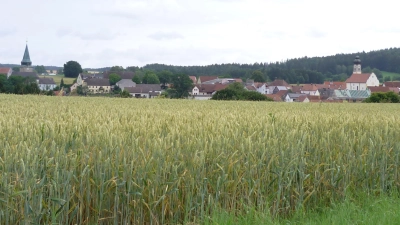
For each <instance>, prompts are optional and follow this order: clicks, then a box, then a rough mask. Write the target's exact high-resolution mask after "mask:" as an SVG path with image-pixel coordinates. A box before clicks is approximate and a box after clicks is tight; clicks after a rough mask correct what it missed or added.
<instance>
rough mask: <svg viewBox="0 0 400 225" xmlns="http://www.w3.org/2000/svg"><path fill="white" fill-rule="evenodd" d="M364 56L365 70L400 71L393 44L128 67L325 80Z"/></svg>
mask: <svg viewBox="0 0 400 225" xmlns="http://www.w3.org/2000/svg"><path fill="white" fill-rule="evenodd" d="M357 55H358V56H360V58H361V60H362V67H363V72H365V73H370V72H374V73H375V74H376V75H377V76H378V77H379V78H380V79H381V81H383V77H382V73H381V71H386V72H394V73H400V48H390V49H383V50H377V51H371V52H359V53H353V54H336V55H333V56H325V57H312V58H309V57H303V58H295V59H289V60H286V61H283V62H271V63H254V64H239V63H227V64H213V65H208V66H173V65H164V64H149V65H146V66H144V67H142V68H138V67H129V69H130V70H134V71H138V70H139V71H140V70H152V71H155V72H160V71H164V70H167V71H170V72H172V73H184V74H188V75H194V76H201V75H210V76H212V75H214V76H220V77H233V78H243V79H247V78H251V77H252V75H253V74H254V71H261V72H262V73H263V75H264V77H265V79H266V80H274V79H275V78H279V79H285V80H286V81H288V82H289V83H322V82H323V81H326V80H332V81H344V80H346V79H347V78H348V77H349V76H350V75H351V74H352V72H353V60H354V58H355V57H356V56H357Z"/></svg>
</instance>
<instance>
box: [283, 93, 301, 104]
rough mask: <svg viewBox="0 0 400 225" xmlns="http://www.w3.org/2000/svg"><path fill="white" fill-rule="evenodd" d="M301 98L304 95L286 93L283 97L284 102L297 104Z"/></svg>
mask: <svg viewBox="0 0 400 225" xmlns="http://www.w3.org/2000/svg"><path fill="white" fill-rule="evenodd" d="M301 96H306V95H305V94H296V93H287V94H286V96H285V99H284V101H285V102H297V101H298V99H299V98H300V97H301Z"/></svg>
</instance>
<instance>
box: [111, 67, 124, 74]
mask: <svg viewBox="0 0 400 225" xmlns="http://www.w3.org/2000/svg"><path fill="white" fill-rule="evenodd" d="M122 71H124V67H122V66H113V67H111V68H110V72H117V73H118V72H122Z"/></svg>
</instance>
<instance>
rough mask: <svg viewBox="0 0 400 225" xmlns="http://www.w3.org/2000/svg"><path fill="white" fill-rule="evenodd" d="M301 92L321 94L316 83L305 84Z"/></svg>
mask: <svg viewBox="0 0 400 225" xmlns="http://www.w3.org/2000/svg"><path fill="white" fill-rule="evenodd" d="M301 93H303V94H307V95H314V96H319V91H318V87H317V85H315V84H305V85H304V86H303V87H302V89H301Z"/></svg>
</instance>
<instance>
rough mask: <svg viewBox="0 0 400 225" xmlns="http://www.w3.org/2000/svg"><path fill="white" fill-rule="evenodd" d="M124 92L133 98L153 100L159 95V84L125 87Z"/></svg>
mask: <svg viewBox="0 0 400 225" xmlns="http://www.w3.org/2000/svg"><path fill="white" fill-rule="evenodd" d="M124 90H126V91H127V92H129V94H130V95H132V96H133V97H135V98H154V97H156V96H158V95H160V94H161V86H160V85H159V84H136V87H125V88H124Z"/></svg>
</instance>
